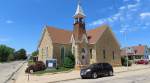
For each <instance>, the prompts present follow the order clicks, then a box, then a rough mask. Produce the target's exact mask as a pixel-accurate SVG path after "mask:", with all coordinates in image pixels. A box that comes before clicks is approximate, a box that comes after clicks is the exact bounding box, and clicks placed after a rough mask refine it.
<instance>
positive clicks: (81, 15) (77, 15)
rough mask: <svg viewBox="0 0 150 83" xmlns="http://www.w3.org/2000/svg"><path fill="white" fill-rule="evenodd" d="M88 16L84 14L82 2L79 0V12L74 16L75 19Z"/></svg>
mask: <svg viewBox="0 0 150 83" xmlns="http://www.w3.org/2000/svg"><path fill="white" fill-rule="evenodd" d="M85 16H86V15H85V14H84V11H83V9H82V7H81V1H80V0H78V6H77V10H76V13H75V15H74V18H84V17H85Z"/></svg>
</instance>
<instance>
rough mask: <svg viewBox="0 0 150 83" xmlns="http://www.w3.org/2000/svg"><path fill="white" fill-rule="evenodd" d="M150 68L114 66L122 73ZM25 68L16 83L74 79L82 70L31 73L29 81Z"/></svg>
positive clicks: (144, 66) (52, 82) (147, 66)
mask: <svg viewBox="0 0 150 83" xmlns="http://www.w3.org/2000/svg"><path fill="white" fill-rule="evenodd" d="M145 68H150V65H132V66H131V67H128V70H127V67H114V72H115V73H121V72H127V71H134V70H140V69H145ZM24 69H25V67H24V68H23V70H22V72H21V73H20V74H19V76H18V77H17V80H16V82H15V83H54V82H60V81H65V80H72V79H80V71H79V70H74V71H71V72H68V73H58V74H44V75H41V76H37V75H29V78H30V79H29V81H28V75H27V74H25V73H24Z"/></svg>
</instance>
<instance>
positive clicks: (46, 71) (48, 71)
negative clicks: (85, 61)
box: [33, 67, 73, 75]
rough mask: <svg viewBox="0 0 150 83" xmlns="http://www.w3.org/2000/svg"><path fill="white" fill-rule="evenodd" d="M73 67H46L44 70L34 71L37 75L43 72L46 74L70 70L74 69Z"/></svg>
mask: <svg viewBox="0 0 150 83" xmlns="http://www.w3.org/2000/svg"><path fill="white" fill-rule="evenodd" d="M72 69H73V68H65V67H59V68H58V69H56V68H53V69H46V70H44V71H38V72H34V73H33V74H36V75H42V74H45V73H53V74H55V73H58V72H68V71H72Z"/></svg>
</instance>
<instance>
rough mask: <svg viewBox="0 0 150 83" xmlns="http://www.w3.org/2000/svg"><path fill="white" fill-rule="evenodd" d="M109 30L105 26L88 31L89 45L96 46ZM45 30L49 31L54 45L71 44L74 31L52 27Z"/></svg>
mask: <svg viewBox="0 0 150 83" xmlns="http://www.w3.org/2000/svg"><path fill="white" fill-rule="evenodd" d="M107 28H108V26H107V25H103V26H100V27H97V28H95V29H92V30H88V31H87V36H88V41H89V44H95V43H96V42H97V41H98V39H99V38H100V37H101V36H102V34H103V33H104V32H105V30H106V29H107ZM45 30H47V31H48V33H49V36H50V38H51V39H52V42H53V43H59V44H69V43H70V40H71V36H72V31H68V30H63V29H58V28H55V27H51V26H46V28H45ZM45 30H44V31H45ZM43 36H44V35H42V38H43ZM41 40H42V39H41ZM40 43H41V41H40ZM40 43H39V45H40Z"/></svg>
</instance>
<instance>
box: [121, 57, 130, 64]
mask: <svg viewBox="0 0 150 83" xmlns="http://www.w3.org/2000/svg"><path fill="white" fill-rule="evenodd" d="M121 64H122V66H127V57H121ZM131 65H132V62H131V61H129V60H128V66H131Z"/></svg>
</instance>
